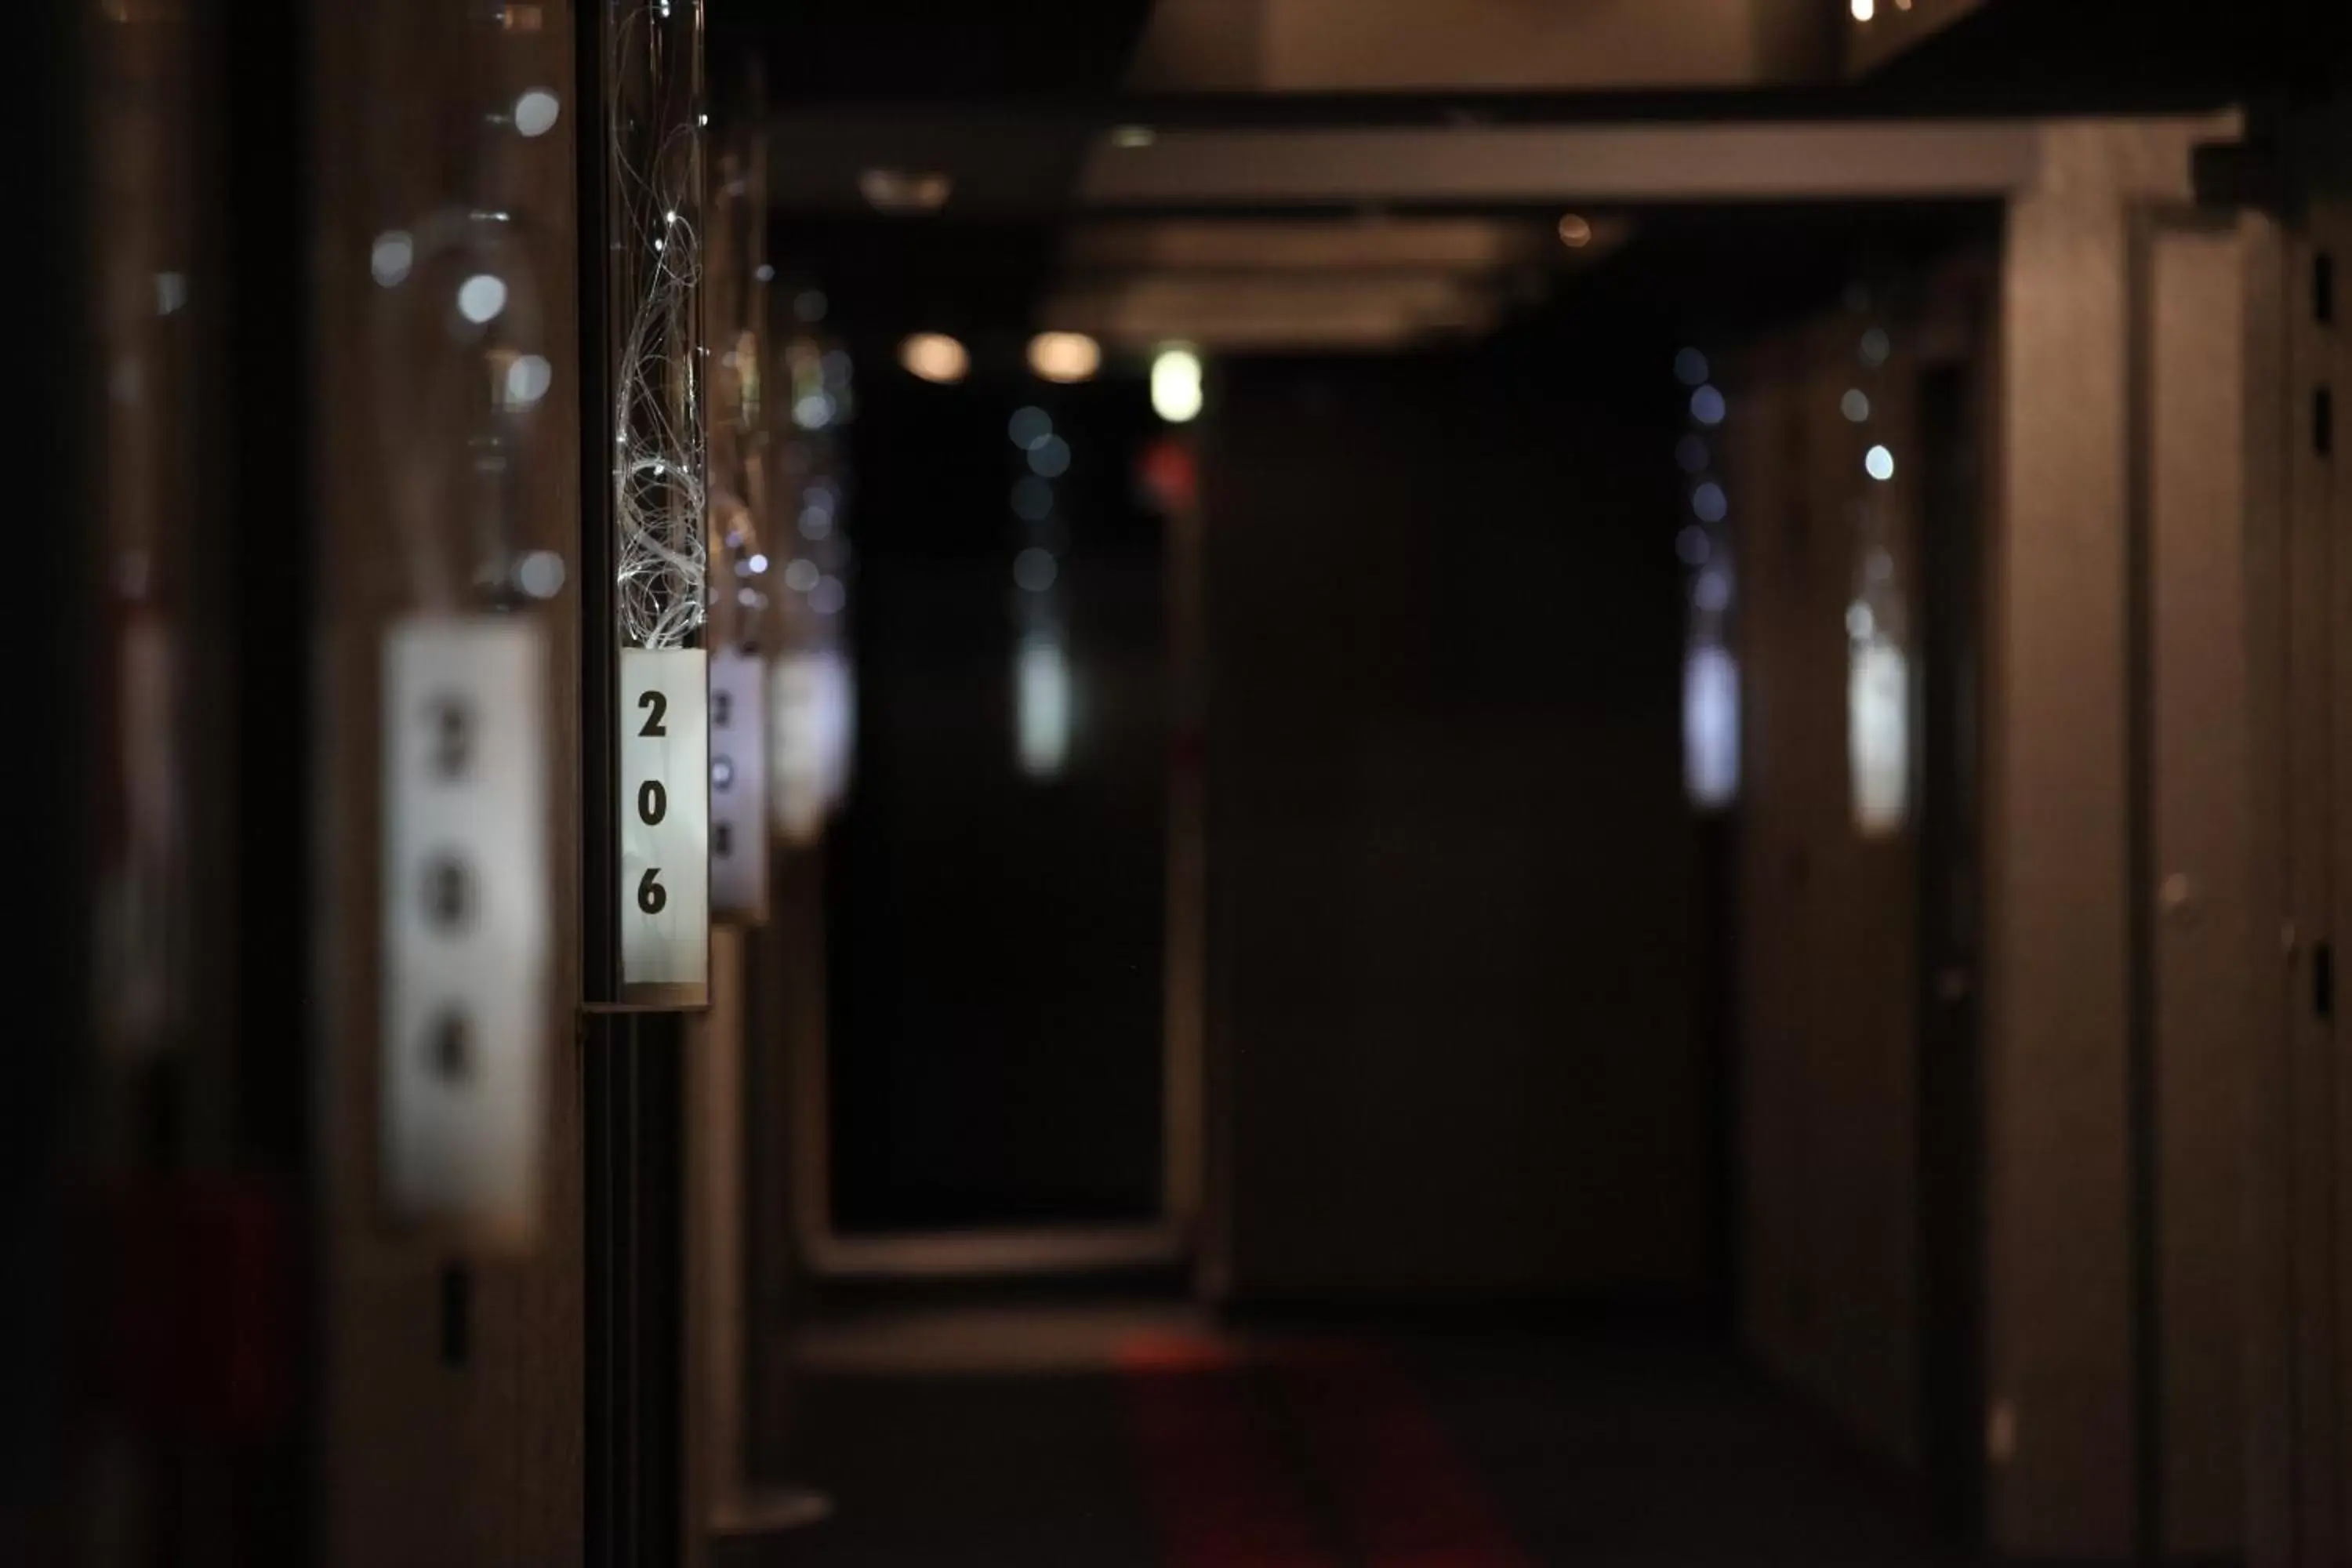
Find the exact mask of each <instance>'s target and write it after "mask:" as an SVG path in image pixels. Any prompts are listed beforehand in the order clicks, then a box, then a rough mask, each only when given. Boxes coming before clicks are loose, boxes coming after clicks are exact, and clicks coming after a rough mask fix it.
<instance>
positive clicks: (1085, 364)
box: [1029, 332, 1102, 384]
mask: <svg viewBox="0 0 2352 1568" xmlns="http://www.w3.org/2000/svg"><path fill="white" fill-rule="evenodd" d="M1101 367H1102V347H1101V345H1100V344H1098V343H1097V342H1095V341H1094V339H1092V338H1090V337H1088V336H1087V335H1086V333H1084V332H1039V333H1038V334H1037V335H1036V336H1035V337H1034V338H1031V339H1030V340H1029V368H1030V369H1031V370H1034V371H1035V372H1036V373H1037V374H1039V375H1040V376H1042V377H1044V378H1045V380H1047V381H1058V382H1061V383H1063V384H1069V383H1071V382H1078V381H1089V380H1092V379H1093V377H1094V374H1095V372H1096V371H1097V370H1099V369H1100V368H1101Z"/></svg>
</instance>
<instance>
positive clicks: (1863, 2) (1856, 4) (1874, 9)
mask: <svg viewBox="0 0 2352 1568" xmlns="http://www.w3.org/2000/svg"><path fill="white" fill-rule="evenodd" d="M1847 9H1849V10H1851V11H1852V12H1853V19H1854V20H1855V21H1857V22H1867V21H1869V20H1870V19H1871V18H1872V17H1873V16H1877V15H1878V0H1847Z"/></svg>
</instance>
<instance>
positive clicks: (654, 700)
mask: <svg viewBox="0 0 2352 1568" xmlns="http://www.w3.org/2000/svg"><path fill="white" fill-rule="evenodd" d="M637 706H638V707H640V708H650V709H652V710H653V711H652V712H651V713H649V714H647V715H646V727H645V728H644V729H642V730H639V731H637V733H638V734H640V735H667V734H668V733H669V731H668V730H667V729H666V728H664V727H663V725H662V717H663V715H665V714H667V712H668V711H669V699H668V698H667V697H664V696H663V695H662V694H661V693H660V692H658V691H646V692H642V693H640V694H639V695H638V697H637Z"/></svg>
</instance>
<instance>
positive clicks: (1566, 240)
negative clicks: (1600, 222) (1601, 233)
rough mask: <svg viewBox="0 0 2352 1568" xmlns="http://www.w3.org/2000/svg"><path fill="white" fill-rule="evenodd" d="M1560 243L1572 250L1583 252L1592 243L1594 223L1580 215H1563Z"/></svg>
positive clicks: (1561, 216) (1560, 227)
mask: <svg viewBox="0 0 2352 1568" xmlns="http://www.w3.org/2000/svg"><path fill="white" fill-rule="evenodd" d="M1559 242H1560V243H1561V244H1562V245H1564V246H1566V247H1569V248H1570V250H1582V249H1583V248H1584V247H1586V246H1588V245H1591V243H1592V221H1591V219H1590V218H1587V217H1585V216H1583V215H1581V214H1580V213H1563V214H1561V215H1560V220H1559Z"/></svg>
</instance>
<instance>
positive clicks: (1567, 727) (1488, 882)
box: [1206, 342, 1711, 1300]
mask: <svg viewBox="0 0 2352 1568" xmlns="http://www.w3.org/2000/svg"><path fill="white" fill-rule="evenodd" d="M1672 353H1673V344H1672V343H1671V342H1668V343H1666V344H1664V347H1663V349H1662V350H1659V351H1658V352H1656V353H1641V354H1636V355H1634V356H1633V357H1630V358H1625V357H1621V356H1619V355H1617V354H1614V353H1601V354H1597V355H1594V356H1590V357H1588V356H1584V355H1574V354H1561V353H1546V354H1542V355H1533V354H1530V355H1528V356H1526V357H1524V358H1521V359H1514V358H1512V357H1511V356H1510V355H1508V354H1507V353H1497V352H1489V353H1485V354H1482V355H1478V356H1459V357H1454V356H1448V357H1409V358H1402V359H1395V360H1386V361H1380V362H1372V361H1346V362H1332V363H1278V362H1260V363H1234V364H1229V365H1227V366H1226V367H1224V370H1223V374H1222V376H1221V378H1220V381H1219V383H1218V384H1217V386H1216V387H1215V388H1214V397H1213V419H1214V428H1213V431H1212V432H1211V437H1212V439H1211V441H1210V443H1209V446H1210V453H1209V458H1208V463H1207V473H1206V483H1207V500H1206V505H1207V530H1208V545H1207V552H1208V562H1207V566H1208V595H1209V610H1208V615H1209V628H1208V640H1209V647H1210V659H1211V678H1210V679H1211V688H1210V720H1209V723H1210V739H1209V749H1208V768H1209V780H1210V784H1209V787H1210V808H1209V809H1210V816H1209V822H1208V839H1209V847H1210V850H1209V852H1210V892H1209V908H1210V914H1209V919H1210V943H1211V954H1212V956H1211V964H1210V982H1209V984H1210V1007H1211V1017H1212V1030H1213V1038H1212V1045H1211V1049H1212V1052H1213V1055H1214V1056H1216V1057H1217V1058H1218V1059H1219V1060H1220V1061H1221V1062H1222V1063H1223V1065H1224V1070H1225V1072H1226V1073H1228V1074H1229V1075H1230V1076H1229V1077H1225V1078H1223V1079H1222V1084H1223V1092H1221V1093H1220V1094H1219V1096H1218V1098H1219V1100H1220V1101H1221V1102H1222V1104H1223V1108H1224V1111H1225V1113H1226V1114H1227V1115H1229V1116H1230V1118H1231V1121H1230V1128H1229V1134H1228V1137H1229V1141H1228V1142H1225V1144H1224V1147H1225V1149H1226V1151H1227V1157H1228V1158H1229V1160H1230V1164H1229V1167H1228V1169H1229V1173H1230V1180H1231V1192H1232V1202H1233V1209H1232V1224H1233V1257H1232V1260H1231V1261H1232V1264H1233V1272H1234V1286H1235V1289H1236V1290H1237V1292H1238V1293H1239V1294H1240V1295H1242V1296H1244V1297H1256V1298H1263V1299H1282V1298H1294V1299H1307V1298H1321V1299H1326V1300H1332V1299H1348V1298H1355V1299H1362V1300H1381V1299H1387V1300H1412V1299H1426V1300H1442V1299H1445V1298H1455V1299H1464V1300H1468V1299H1476V1298H1486V1299H1489V1300H1492V1299H1494V1298H1496V1297H1498V1296H1499V1297H1520V1298H1544V1297H1612V1296H1615V1297H1624V1296H1641V1297H1655V1296H1659V1295H1665V1296H1684V1295H1695V1294H1696V1292H1697V1291H1699V1290H1700V1289H1702V1288H1703V1287H1704V1285H1705V1283H1706V1275H1707V1270H1708V1266H1709V1265H1708V1258H1707V1251H1708V1247H1707V1239H1706V1238H1707V1236H1708V1218H1707V1215H1706V1194H1707V1191H1708V1181H1709V1161H1710V1158H1711V1154H1710V1150H1709V1141H1708V1136H1707V1126H1708V1122H1707V1114H1708V1112H1707V1105H1708V1102H1707V1098H1706V1097H1707V1095H1708V1093H1709V1092H1710V1091H1709V1089H1708V1086H1707V1084H1706V1082H1705V1078H1704V1074H1703V1072H1702V1070H1701V1067H1700V1055H1699V1051H1698V1047H1697V1042H1696V1038H1695V1029H1694V1026H1693V1019H1694V1016H1696V1009H1695V1007H1694V1005H1693V999H1692V995H1691V988H1692V986H1693V985H1694V984H1695V983H1696V978H1697V975H1696V963H1695V958H1694V953H1693V941H1692V931H1693V929H1694V923H1695V921H1694V914H1695V911H1694V910H1693V907H1692V898H1691V895H1690V889H1691V886H1692V870H1693V867H1692V855H1693V833H1692V826H1691V823H1690V820H1689V817H1688V815H1687V812H1686V809H1685V805H1684V801H1683V795H1682V790H1681V782H1680V780H1681V775H1680V753H1679V749H1678V748H1679V740H1678V735H1679V730H1678V725H1679V717H1678V715H1679V675H1678V671H1679V668H1680V649H1681V639H1682V607H1681V601H1680V597H1679V586H1678V576H1677V573H1678V570H1679V569H1678V566H1677V563H1676V562H1675V553H1674V549H1673V543H1672V541H1673V536H1674V532H1675V527H1676V526H1677V521H1678V514H1677V509H1678V506H1679V495H1678V492H1677V490H1676V488H1675V468H1674V465H1673V458H1672V455H1671V454H1672V448H1673V443H1674V438H1675V431H1676V429H1677V428H1678V426H1677V424H1676V420H1677V419H1678V417H1679V413H1678V406H1677V396H1676V389H1675V387H1674V385H1673V382H1672V379H1671V376H1670V375H1669V374H1667V369H1666V365H1667V362H1668V360H1669V359H1670V356H1671V354H1672Z"/></svg>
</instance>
